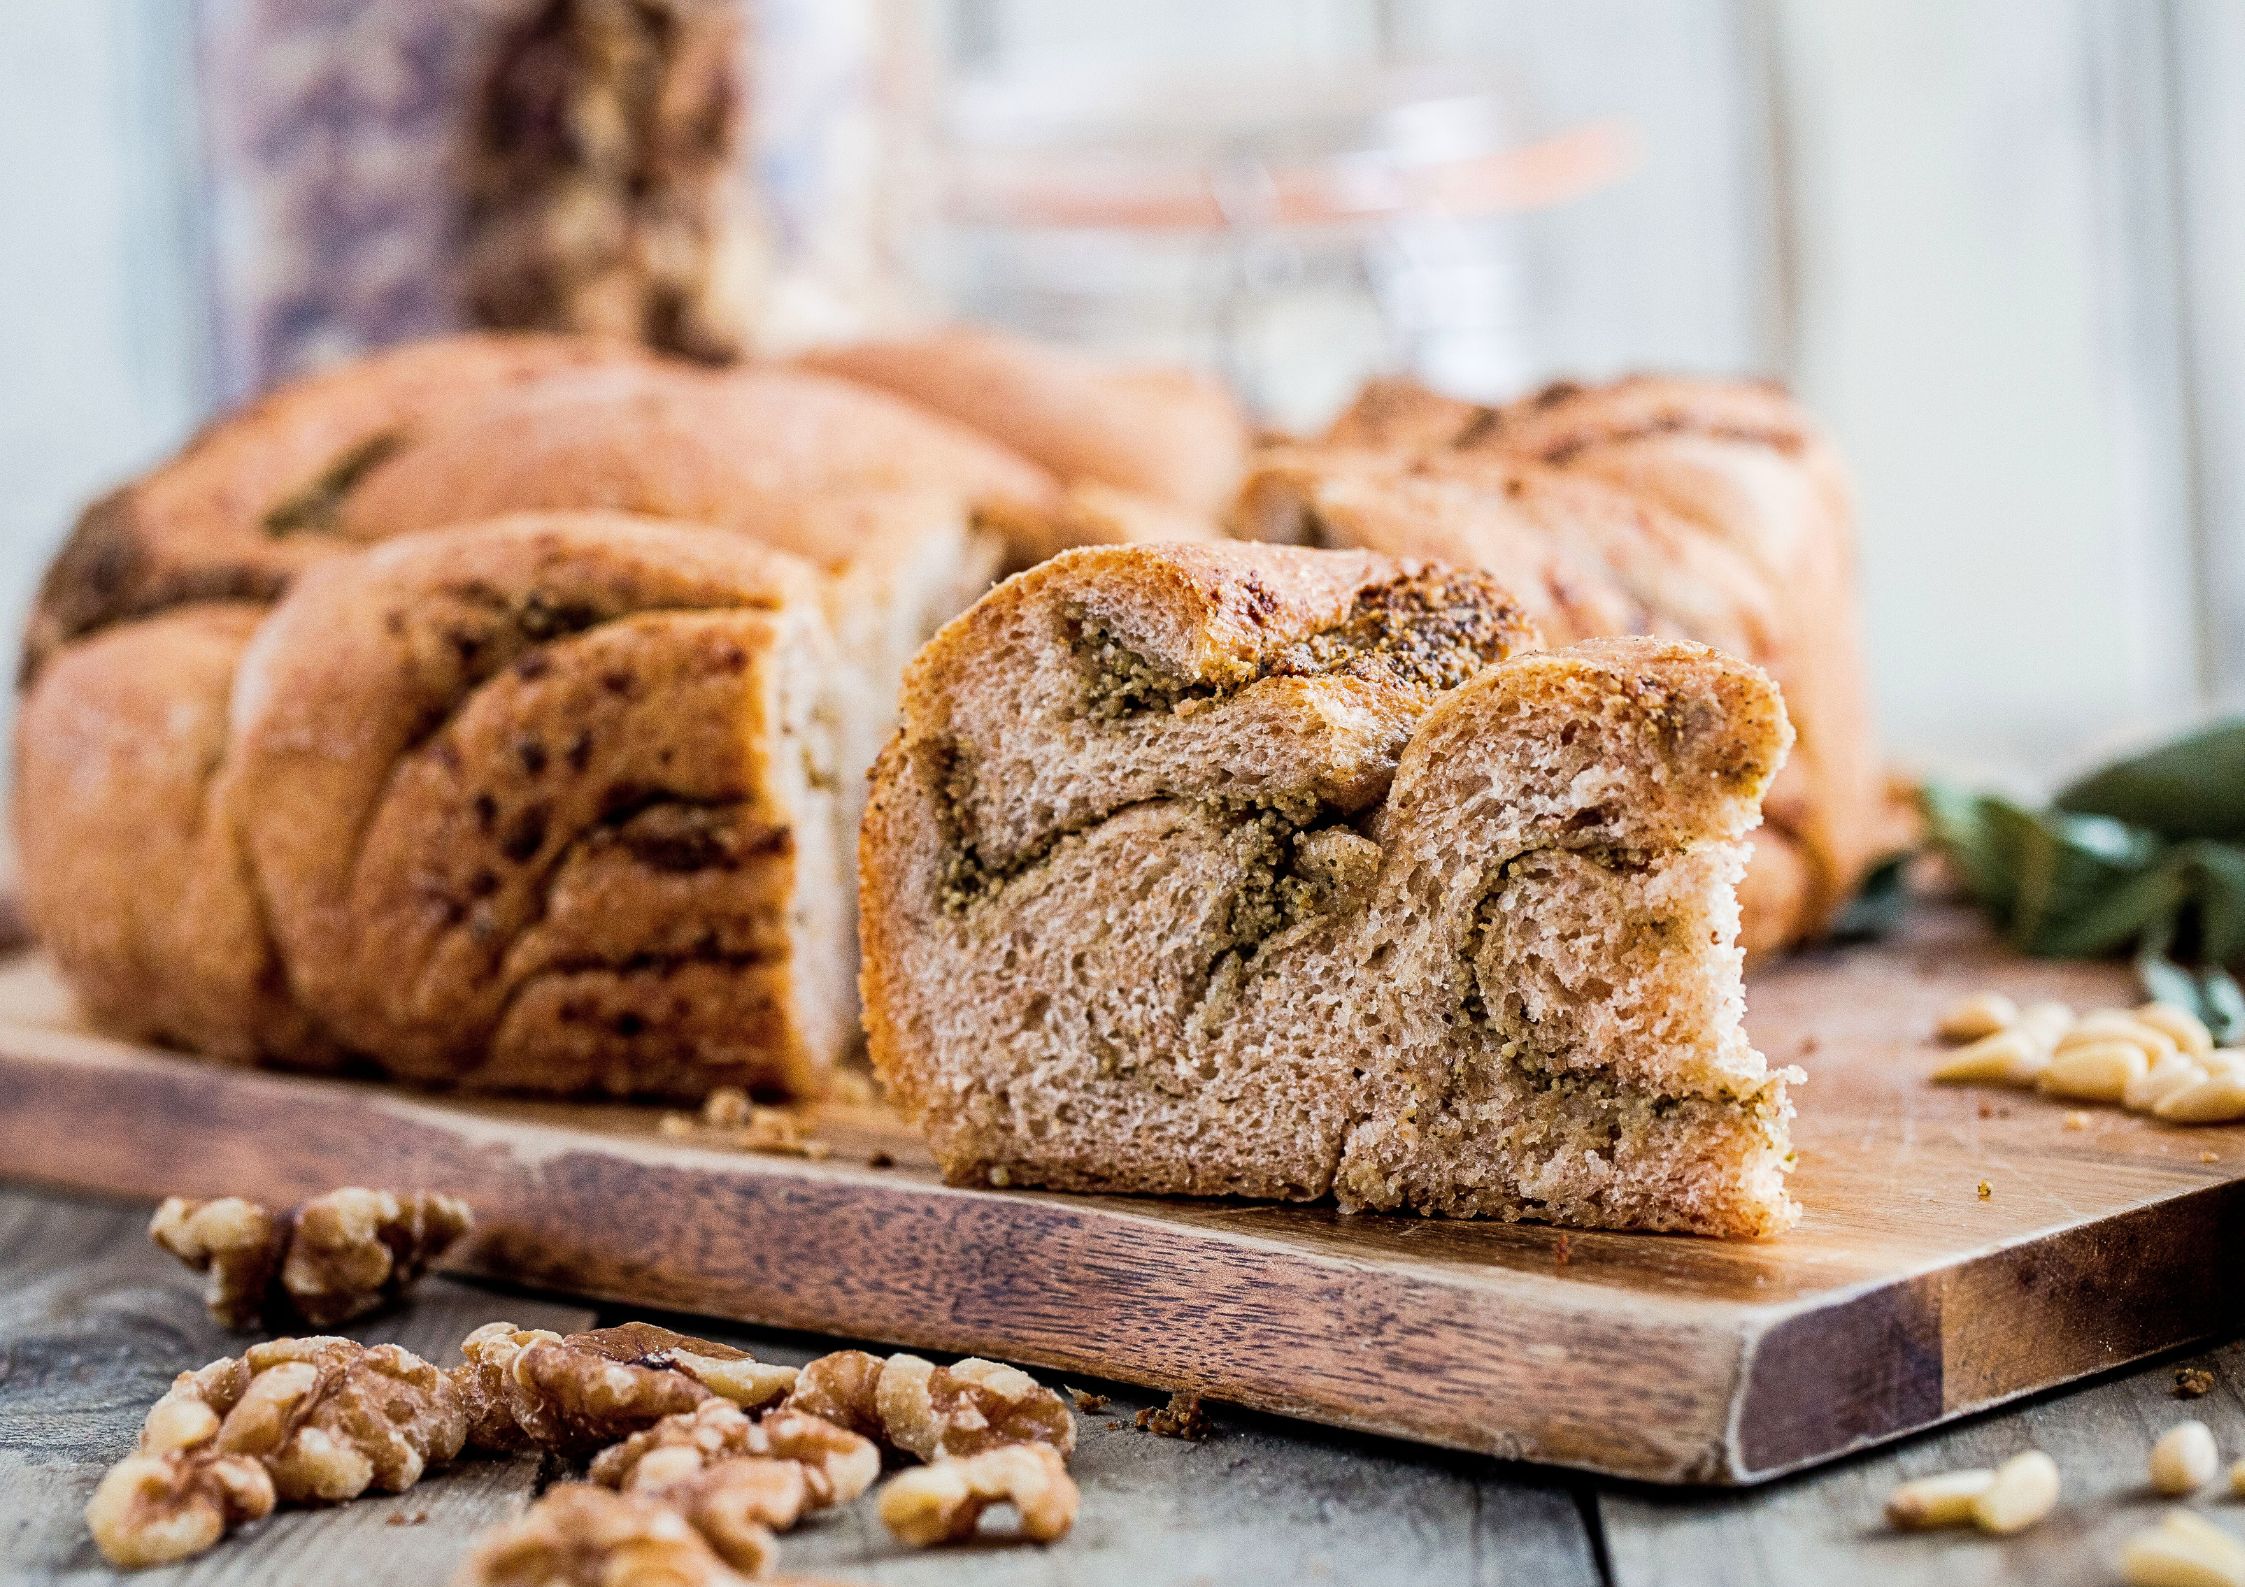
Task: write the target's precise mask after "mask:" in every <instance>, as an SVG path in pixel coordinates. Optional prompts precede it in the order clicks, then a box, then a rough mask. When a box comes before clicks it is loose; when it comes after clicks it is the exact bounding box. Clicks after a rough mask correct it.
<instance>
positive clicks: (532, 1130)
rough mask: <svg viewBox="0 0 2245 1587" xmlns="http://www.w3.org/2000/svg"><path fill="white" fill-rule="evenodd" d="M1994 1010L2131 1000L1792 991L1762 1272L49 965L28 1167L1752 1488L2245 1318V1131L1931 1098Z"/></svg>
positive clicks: (26, 1051) (479, 1258) (1910, 956)
mask: <svg viewBox="0 0 2245 1587" xmlns="http://www.w3.org/2000/svg"><path fill="white" fill-rule="evenodd" d="M1987 985H1994V986H2000V987H2002V988H2005V989H2007V990H2010V991H2012V992H2013V993H2014V994H2015V995H2018V996H2020V997H2023V998H2024V997H2030V996H2046V995H2056V996H2062V997H2066V998H2068V999H2069V1000H2071V1001H2073V1002H2075V1003H2076V1004H2077V1005H2080V1006H2085V1007H2086V1006H2090V1005H2093V1004H2098V1003H2109V1002H2115V1001H2119V1000H2122V999H2124V998H2125V997H2126V996H2127V992H2128V988H2127V984H2126V981H2125V978H2124V977H2123V976H2122V975H2120V974H2119V973H2118V972H2116V971H2112V970H2108V969H2105V968H2101V967H2095V966H2058V965H2043V964H2034V963H2028V962H2024V961H2019V960H2016V959H2014V958H2011V957H2009V956H2007V955H2005V954H2004V953H2003V952H2002V951H2001V950H1999V949H1997V948H1995V947H1994V946H1992V945H1991V944H1989V943H1988V942H1987V941H1986V940H1984V939H1983V938H1982V937H1981V936H1980V935H1979V934H1978V932H1977V928H1975V927H1973V926H1971V925H1970V924H1969V923H1968V922H1967V921H1965V920H1964V919H1963V918H1962V917H1960V916H1955V915H1946V914H1940V913H1938V912H1932V913H1928V915H1927V916H1926V919H1925V920H1924V922H1923V923H1922V924H1921V926H1920V927H1919V928H1918V929H1917V931H1916V932H1915V933H1914V934H1913V935H1912V936H1911V937H1909V938H1908V939H1907V940H1904V941H1901V942H1898V943H1895V944H1891V945H1888V946H1884V947H1881V948H1878V949H1870V950H1854V951H1850V952H1842V953H1833V954H1829V955H1825V956H1823V957H1818V958H1810V959H1803V960H1796V961H1794V962H1792V963H1789V964H1787V965H1784V966H1782V967H1779V968H1778V969H1776V970H1775V971H1773V972H1772V973H1770V974H1768V975H1765V976H1763V977H1761V978H1759V979H1758V980H1757V981H1756V982H1755V983H1754V985H1753V987H1752V990H1751V1004H1752V1022H1753V1028H1754V1030H1755V1032H1756V1035H1757V1038H1758V1039H1759V1040H1760V1041H1761V1043H1762V1044H1763V1046H1764V1047H1765V1048H1766V1049H1767V1050H1768V1051H1769V1052H1770V1055H1771V1057H1772V1058H1773V1060H1776V1061H1780V1062H1785V1061H1793V1062H1799V1063H1801V1064H1802V1065H1803V1066H1804V1067H1805V1068H1807V1069H1808V1070H1809V1071H1810V1077H1811V1078H1810V1081H1809V1083H1808V1085H1806V1086H1805V1087H1803V1088H1802V1092H1801V1117H1800V1120H1799V1122H1798V1125H1797V1129H1796V1134H1797V1138H1798V1141H1799V1144H1800V1148H1801V1157H1802V1163H1801V1169H1800V1172H1799V1175H1798V1178H1797V1181H1796V1188H1797V1190H1798V1193H1799V1195H1800V1196H1801V1199H1802V1200H1803V1201H1804V1203H1805V1204H1806V1205H1807V1207H1808V1216H1807V1217H1806V1218H1805V1219H1804V1221H1803V1223H1802V1225H1801V1227H1800V1228H1799V1229H1798V1230H1796V1231H1795V1232H1794V1233H1792V1234H1791V1235H1788V1236H1786V1237H1785V1238H1783V1239H1781V1240H1776V1241H1770V1242H1764V1243H1761V1244H1736V1243H1724V1242H1714V1241H1705V1240H1693V1239H1684V1238H1668V1237H1650V1236H1627V1235H1597V1234H1584V1233H1575V1234H1572V1235H1564V1236H1563V1235H1561V1234H1559V1233H1557V1232H1556V1231H1552V1230H1547V1229H1541V1228H1533V1227H1522V1226H1514V1227H1507V1226H1501V1225H1485V1224H1467V1223H1454V1222H1442V1221H1434V1220H1421V1219H1416V1218H1384V1217H1354V1218H1351V1217H1343V1216H1341V1215H1339V1214H1337V1213H1335V1212H1332V1211H1331V1210H1329V1209H1324V1208H1316V1207H1277V1206H1263V1205H1242V1204H1230V1203H1209V1202H1186V1201H1165V1200H1128V1199H1122V1198H1109V1197H1068V1196H1057V1195H1042V1194H1030V1193H1000V1192H993V1191H984V1190H962V1189H955V1188H951V1187H947V1186H944V1185H942V1184H941V1183H940V1182H939V1181H938V1180H937V1179H936V1177H935V1176H934V1175H933V1173H932V1172H931V1171H930V1170H929V1169H928V1168H927V1166H926V1159H925V1154H924V1153H922V1152H921V1151H920V1150H919V1149H918V1147H917V1143H916V1142H914V1141H913V1140H912V1139H911V1138H910V1137H909V1136H908V1135H907V1134H905V1133H904V1132H903V1131H902V1130H901V1129H900V1128H899V1127H898V1126H897V1124H896V1123H895V1121H894V1120H892V1119H890V1118H889V1117H888V1116H887V1115H885V1114H884V1113H882V1112H881V1111H880V1110H879V1109H877V1108H867V1107H858V1108H826V1109H814V1110H810V1111H809V1113H808V1114H807V1118H806V1122H807V1126H808V1127H809V1129H810V1130H811V1131H812V1133H813V1134H814V1135H815V1136H816V1137H818V1138H820V1139H822V1140H824V1141H826V1142H828V1143H830V1144H831V1145H832V1147H833V1149H834V1154H833V1156H832V1157H831V1158H830V1159H828V1160H825V1161H818V1162H808V1161H804V1160H802V1159H798V1158H788V1157H777V1156H769V1155H753V1154H744V1153H739V1152H734V1151H729V1150H722V1149H714V1148H711V1147H705V1146H701V1145H697V1144H694V1143H692V1142H682V1141H676V1140H672V1139H668V1138H665V1137H664V1136H662V1135H660V1134H659V1133H658V1131H657V1129H656V1115H654V1114H653V1113H650V1112H646V1111H642V1110H634V1109H627V1108H613V1107H589V1106H571V1105H563V1104H523V1103H513V1104H510V1103H494V1102H467V1101H461V1100H457V1099H448V1098H436V1097H426V1096H410V1095H406V1094H403V1093H399V1092H396V1091H393V1090H388V1089H383V1088H377V1087H374V1086H371V1085H360V1084H351V1083H344V1082H335V1081H315V1080H307V1079H301V1078H294V1077H288V1076H280V1075H271V1074H259V1073H252V1072H244V1071H238V1070H226V1069H217V1068H211V1067H207V1066H202V1065H198V1064H193V1063H188V1062H183V1061H181V1060H178V1059H176V1058H172V1057H170V1056H167V1055H158V1054H151V1053H147V1052H143V1051H139V1050H136V1049H133V1048H130V1047H126V1046H123V1045H121V1044H118V1043H114V1042H109V1041H105V1040H102V1039H100V1038H96V1037H91V1036H87V1035H84V1034H81V1033H78V1032H76V1031H75V1030H73V1029H72V1028H71V1024H70V1015H69V1011H68V1008H67V1003H66V1001H65V1000H64V999H63V998H62V997H61V995H60V993H59V990H58V988H57V987H56V986H55V985H54V983H53V981H52V979H51V977H50V976H49V975H48V974H47V972H46V971H45V969H44V967H43V966H41V965H40V964H39V963H38V962H37V961H36V960H24V961H20V962H19V963H18V964H17V965H16V966H15V968H14V969H13V970H11V971H9V972H8V973H7V974H6V975H5V976H0V1096H4V1097H5V1104H4V1106H0V1162H5V1163H6V1164H7V1165H9V1169H10V1171H11V1172H12V1173H13V1174H15V1175H17V1176H18V1177H25V1178H33V1179H41V1180H45V1181H48V1182H52V1183H58V1184H66V1185H75V1186H81V1187H89V1188H101V1189H106V1190H112V1191H119V1192H124V1193H127V1194H133V1195H140V1196H153V1195H157V1194H161V1193H164V1192H167V1191H181V1192H186V1193H200V1194H210V1193H219V1192H228V1191H232V1192H241V1193H246V1194H256V1195H260V1196H263V1197H266V1198H268V1199H276V1200H285V1199H288V1198H291V1197H294V1196H297V1195H300V1194H303V1193H307V1192H309V1191H312V1190H316V1189H324V1188H327V1187H329V1186H332V1185H334V1184H338V1183H346V1182H363V1181H377V1182H388V1183H393V1184H400V1185H406V1184H410V1185H419V1186H429V1187H435V1188H443V1189H448V1190H452V1191H456V1192H458V1193H461V1194H465V1195H467V1196H469V1197H470V1198H471V1199H472V1200H473V1201H474V1202H475V1204H476V1206H477V1208H478V1212H479V1215H480V1217H481V1219H482V1232H481V1234H480V1235H479V1237H478V1238H477V1239H476V1240H475V1241H474V1242H473V1243H472V1244H471V1245H470V1246H469V1247H468V1248H466V1249H465V1250H464V1251H463V1252H462V1253H461V1257H460V1261H461V1263H462V1265H464V1266H466V1267H468V1268H472V1269H475V1270H480V1271H483V1272H487V1273H494V1274H499V1275H504V1276H506V1277H508V1278H509V1279H512V1280H515V1281H518V1282H523V1283H529V1284H535V1285H542V1286H547V1287H551V1288H554V1289H559V1290H565V1291H568V1292H571V1293H574V1294H580V1295H588V1296H594V1297H601V1298H607V1299H621V1300H629V1301H632V1302H634V1303H638V1304H658V1305H662V1304H667V1305H671V1306H676V1307H679V1308H682V1309H691V1310H695V1311H700V1312H705V1313H714V1314H718V1315H724V1316H729V1317H735V1318H740V1319H744V1320H752V1321H757V1322H762V1323H768V1324H775V1325H779V1326H783V1327H790V1328H801V1329H809V1330H816V1331H820V1332H825V1333H838V1334H847V1335H855V1336H861V1337H869V1338H876V1339H882V1340H890V1341H895V1342H897V1343H901V1344H907V1345H912V1346H916V1347H922V1348H929V1349H936V1350H958V1351H968V1350H972V1351H977V1352H980V1353H986V1354H992V1355H1000V1356H1006V1357H1010V1358H1012V1359H1017V1360H1023V1361H1028V1362H1032V1363H1038V1364H1042V1365H1046V1366H1054V1367H1060V1368H1064V1369H1067V1370H1069V1371H1076V1372H1084V1373H1094V1374H1100V1375H1104V1376H1109V1377H1115V1378H1120V1379H1124V1380H1128V1381H1131V1382H1136V1383H1144V1384H1151V1385H1160V1386H1180V1385H1190V1386H1193V1387H1196V1388H1199V1389H1201V1390H1202V1391H1204V1392H1206V1393H1208V1394H1210V1395H1211V1396H1213V1397H1217V1398H1220V1399H1225V1400H1231V1401H1236V1402H1239V1403H1242V1404H1246V1405H1251V1406H1255V1407H1259V1408H1261V1409H1265V1410H1270V1411H1275V1412H1278V1413H1281V1414H1285V1415H1290V1416H1299V1417H1306V1418H1309V1419H1311V1420H1316V1421H1321V1422H1326V1423H1330V1424H1333V1425H1337V1426H1342V1427H1350V1428H1357V1429H1361V1430H1365V1431H1371V1432H1378V1433H1385V1434H1393V1435H1397V1436H1402V1437H1407V1438H1414V1439H1419V1440H1424V1441H1427V1442H1432V1443H1438V1444H1445V1445H1449V1446H1453V1447H1456V1448H1460V1449H1469V1450H1478V1451H1482V1452H1485V1453H1491V1454H1498V1455H1503V1456H1507V1457H1513V1458H1521V1459H1530V1460H1537V1461H1547V1462H1554V1463H1558V1464H1563V1465H1570V1466H1577V1467H1582V1468H1585V1469H1590V1470H1596V1471H1601V1472H1609V1473H1615V1474H1619V1475H1624V1476H1630V1477H1636V1478H1644V1479H1648V1480H1652V1481H1656V1482H1696V1483H1735V1482H1749V1481H1755V1480H1759V1479H1760V1478H1763V1477H1766V1476H1769V1475H1772V1474H1774V1473H1777V1472H1781V1471H1785V1470H1788V1469H1792V1468H1796V1467H1799V1466H1803V1465H1807V1464H1811V1463H1813V1462H1816V1461H1820V1460H1824V1459H1828V1458H1830V1457H1831V1456H1833V1455H1836V1454H1839V1453H1842V1452H1845V1451H1847V1450H1849V1449H1852V1448H1856V1447H1860V1446H1862V1445H1864V1444H1867V1443H1871V1442H1875V1441H1877V1440H1880V1439H1883V1438H1888V1437H1892V1436H1894V1435H1895V1434H1898V1433H1901V1432H1905V1431H1908V1430H1911V1429H1913V1428H1919V1427H1924V1426H1928V1425H1931V1424H1933V1423H1935V1422H1938V1421H1941V1420H1943V1419H1946V1418H1948V1417H1951V1416H1954V1415H1957V1414H1959V1413H1961V1412H1964V1411H1967V1410H1971V1409H1974V1408H1977V1407H1980V1406H1984V1405H1988V1404H1991V1403H1994V1402H1997V1401H2000V1400H2002V1399H2005V1398H2008V1397H2011V1396H2013V1395H2017V1394H2021V1393H2025V1392H2029V1391H2032V1390H2036V1389H2040V1388H2046V1387H2049V1386H2051V1385H2054V1384H2058V1383H2062V1382H2066V1381H2069V1380H2071V1379H2073V1378H2076V1377H2079V1376H2082V1375H2084V1374H2088V1373H2092V1372H2097V1371H2100V1370H2104V1369H2108V1368H2111V1367H2114V1366H2117V1365H2119V1364H2122V1363H2124V1362H2127V1361H2130V1360H2133V1359H2136V1358H2138V1357H2141V1356H2143V1355H2145V1354H2148V1353H2151V1352H2154V1351H2158V1350H2162V1349H2167V1348H2171V1347H2174V1346H2176V1345H2180V1344H2183V1343H2186V1342H2189V1341H2192V1340H2196V1339H2201V1338H2206V1337H2209V1336H2211V1335H2213V1334H2215V1333H2217V1332H2221V1331H2223V1330H2225V1329H2227V1328H2228V1327H2230V1326H2231V1319H2232V1318H2234V1316H2235V1315H2236V1314H2237V1309H2238V1302H2239V1300H2240V1298H2241V1297H2240V1294H2239V1290H2240V1281H2239V1279H2238V1277H2237V1275H2238V1273H2239V1271H2240V1264H2239V1262H2238V1260H2237V1259H2238V1256H2239V1255H2240V1250H2239V1247H2240V1245H2241V1244H2245V1218H2241V1217H2240V1216H2239V1214H2240V1213H2241V1212H2245V1184H2241V1183H2240V1181H2239V1179H2238V1177H2237V1175H2238V1173H2239V1167H2238V1165H2239V1163H2240V1162H2245V1131H2240V1130H2237V1129H2220V1130H2184V1129H2179V1128H2174V1127H2170V1126H2164V1125H2159V1124H2155V1123H2151V1122H2149V1121H2146V1120H2142V1119H2139V1118H2135V1117H2133V1116H2130V1115H2125V1114H2122V1113H2120V1112H2118V1111H2116V1110H2115V1111H2106V1110H2099V1111H2096V1112H2094V1113H2092V1115H2091V1116H2090V1119H2089V1122H2088V1126H2087V1127H2086V1128H2082V1129H2070V1128H2068V1127H2067V1124H2066V1114H2067V1113H2068V1112H2069V1111H2070V1110H2069V1109H2067V1108H2065V1107H2063V1106H2060V1105H2058V1104H2054V1103H2049V1102H2046V1101H2043V1100H2041V1099H2038V1098H2035V1097H2033V1096H2027V1095H2015V1094H2011V1093H1989V1092H1980V1091H1971V1090H1953V1089H1947V1088H1938V1087H1933V1086H1929V1085H1927V1084H1926V1083H1925V1081H1924V1078H1923V1077H1924V1072H1925V1070H1926V1068H1927V1067H1928V1066H1929V1064H1930V1062H1931V1051H1930V1049H1929V1047H1928V1046H1927V1045H1926V1042H1925V1039H1924V1033H1925V1031H1926V1030H1927V1029H1928V1028H1929V1027H1930V1024H1931V1021H1932V1019H1933V1017H1934V1015H1935V1013H1936V1012H1937V1011H1938V1010H1939V1009H1940V1008H1941V1007H1942V1006H1943V1005H1944V1004H1945V1003H1946V1002H1947V1001H1949V1000H1950V999H1952V998H1954V997H1955V996H1957V995H1958V994H1959V993H1960V992H1961V991H1963V990H1965V989H1972V988H1978V987H1981V986H1987ZM883 1160H888V1161H890V1162H891V1166H886V1167H873V1166H870V1165H871V1163H873V1162H875V1161H883ZM1982 1180H1986V1181H1987V1182H1988V1183H1989V1185H1990V1189H1991V1194H1990V1195H1989V1196H1988V1197H1986V1198H1982V1197H1981V1196H1979V1195H1978V1193H1977V1189H1976V1187H1977V1186H1978V1184H1979V1183H1980V1182H1981V1181H1982Z"/></svg>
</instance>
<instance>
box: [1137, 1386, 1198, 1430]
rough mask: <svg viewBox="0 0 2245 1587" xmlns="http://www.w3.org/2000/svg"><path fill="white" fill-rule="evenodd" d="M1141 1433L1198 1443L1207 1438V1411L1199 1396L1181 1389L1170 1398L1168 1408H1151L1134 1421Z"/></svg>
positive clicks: (1162, 1406)
mask: <svg viewBox="0 0 2245 1587" xmlns="http://www.w3.org/2000/svg"><path fill="white" fill-rule="evenodd" d="M1131 1422H1132V1423H1133V1425H1135V1426H1136V1427H1137V1428H1138V1430H1139V1431H1140V1432H1143V1433H1152V1434H1153V1435H1154V1436H1155V1437H1157V1438H1182V1439H1185V1440H1186V1441H1188V1442H1197V1441H1198V1440H1200V1439H1203V1438H1206V1437H1207V1436H1208V1412H1207V1411H1206V1410H1205V1409H1204V1408H1203V1407H1202V1405H1201V1402H1200V1396H1199V1395H1198V1394H1195V1393H1194V1392H1193V1391H1192V1390H1191V1389H1179V1390H1178V1391H1177V1392H1176V1393H1174V1394H1172V1395H1171V1396H1170V1397H1169V1403H1168V1404H1167V1405H1160V1406H1155V1405H1149V1406H1147V1407H1146V1408H1145V1409H1144V1410H1142V1411H1140V1412H1139V1413H1138V1414H1137V1415H1136V1416H1134V1417H1132V1418H1131Z"/></svg>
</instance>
